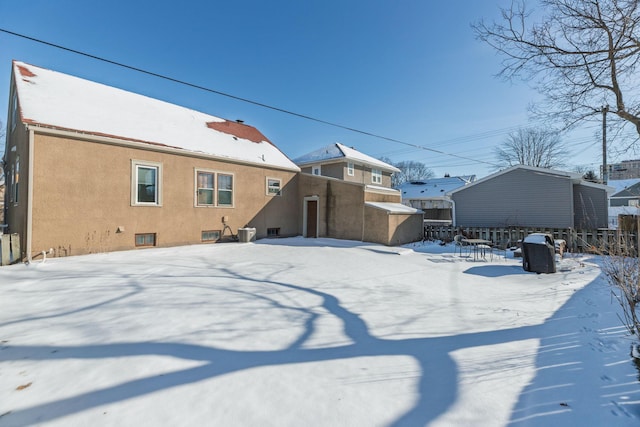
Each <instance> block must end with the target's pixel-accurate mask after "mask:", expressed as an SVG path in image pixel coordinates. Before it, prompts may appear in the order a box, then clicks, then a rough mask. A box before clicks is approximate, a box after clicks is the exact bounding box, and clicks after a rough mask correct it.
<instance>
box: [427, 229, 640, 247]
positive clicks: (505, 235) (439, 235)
mask: <svg viewBox="0 0 640 427" xmlns="http://www.w3.org/2000/svg"><path fill="white" fill-rule="evenodd" d="M532 233H548V234H551V235H552V236H553V238H554V240H558V239H561V240H564V241H565V242H567V246H566V247H567V249H568V250H569V251H571V252H596V251H598V250H600V248H602V247H603V242H607V243H611V242H621V241H624V242H628V243H627V244H632V245H633V247H637V243H636V234H635V233H633V232H628V231H618V230H612V229H597V230H576V229H572V228H564V229H561V228H542V227H453V226H438V225H425V226H424V238H425V240H443V241H446V242H449V241H452V240H453V237H454V236H455V235H456V234H464V235H466V236H468V237H471V238H476V239H486V240H491V241H492V242H494V243H495V244H498V245H503V244H505V243H507V242H510V243H511V244H513V245H514V246H515V245H516V243H517V242H518V241H519V240H522V239H524V238H525V237H526V236H528V235H529V234H532Z"/></svg>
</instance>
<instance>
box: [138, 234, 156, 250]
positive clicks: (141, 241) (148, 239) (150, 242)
mask: <svg viewBox="0 0 640 427" xmlns="http://www.w3.org/2000/svg"><path fill="white" fill-rule="evenodd" d="M155 245H156V233H140V234H136V246H139V247H145V246H155Z"/></svg>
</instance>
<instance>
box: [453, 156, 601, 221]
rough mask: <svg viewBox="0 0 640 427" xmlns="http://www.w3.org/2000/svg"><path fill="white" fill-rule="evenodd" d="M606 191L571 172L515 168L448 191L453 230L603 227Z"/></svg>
mask: <svg viewBox="0 0 640 427" xmlns="http://www.w3.org/2000/svg"><path fill="white" fill-rule="evenodd" d="M608 191H611V189H610V188H609V187H607V186H605V185H602V184H595V183H592V182H589V181H585V180H584V179H582V176H581V175H580V174H577V173H572V172H562V171H557V170H552V169H544V168H536V167H531V166H524V165H517V166H513V167H511V168H508V169H505V170H502V171H500V172H497V173H494V174H492V175H489V176H487V177H485V178H482V179H480V180H477V181H475V182H473V183H471V184H469V185H466V186H464V187H460V188H458V189H455V190H453V191H451V192H449V196H450V197H451V200H452V201H453V216H454V218H453V221H454V225H455V226H458V227H510V226H520V227H545V228H578V229H582V228H586V229H595V228H605V227H607V223H608V212H607V205H608V200H607V192H608Z"/></svg>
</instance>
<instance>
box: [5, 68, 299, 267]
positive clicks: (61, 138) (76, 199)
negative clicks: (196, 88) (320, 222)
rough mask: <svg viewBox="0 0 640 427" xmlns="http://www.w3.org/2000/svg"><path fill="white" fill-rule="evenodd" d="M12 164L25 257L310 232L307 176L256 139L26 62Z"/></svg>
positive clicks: (16, 81) (9, 153)
mask: <svg viewBox="0 0 640 427" xmlns="http://www.w3.org/2000/svg"><path fill="white" fill-rule="evenodd" d="M4 161H5V164H6V169H7V181H8V182H7V187H8V188H9V191H8V197H7V204H6V217H5V219H6V222H7V224H8V226H9V230H8V232H9V233H19V235H20V239H21V248H22V251H23V255H24V257H25V258H30V257H32V256H34V255H35V254H39V253H41V252H43V251H44V252H47V253H50V254H52V255H54V256H55V255H57V256H62V255H70V254H73V255H77V254H86V253H92V252H107V251H112V250H124V249H132V248H136V247H147V246H174V245H182V244H193V243H199V242H213V241H217V240H219V239H221V238H224V237H225V235H226V236H229V235H230V234H231V232H233V233H236V230H237V229H238V228H240V227H245V226H248V227H255V228H256V233H257V237H266V236H269V235H280V236H291V235H297V234H298V233H299V221H298V220H299V214H298V210H299V209H298V192H297V180H298V173H299V171H300V169H299V168H298V167H297V166H296V165H295V164H294V163H293V162H292V161H291V160H290V159H289V158H288V157H287V156H286V155H284V154H283V153H282V152H281V151H280V150H279V149H278V148H277V147H276V146H275V145H274V144H272V143H271V142H270V141H269V140H268V139H267V138H266V137H265V136H264V135H262V134H261V133H260V132H259V131H258V130H257V129H256V128H254V127H251V126H248V125H245V124H243V123H237V122H235V121H228V120H224V119H221V118H218V117H215V116H211V115H208V114H204V113H201V112H197V111H193V110H190V109H188V108H184V107H180V106H177V105H173V104H169V103H166V102H163V101H159V100H156V99H152V98H148V97H145V96H142V95H138V94H134V93H131V92H127V91H124V90H120V89H116V88H113V87H109V86H105V85H102V84H98V83H95V82H91V81H87V80H84V79H80V78H77V77H72V76H70V75H66V74H62V73H59V72H55V71H51V70H47V69H44V68H40V67H36V66H33V65H29V64H26V63H22V62H17V61H16V62H14V63H13V70H12V79H11V88H10V108H9V117H8V120H7V142H6V148H5V154H4ZM225 226H228V227H229V228H226V227H225Z"/></svg>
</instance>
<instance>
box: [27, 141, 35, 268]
mask: <svg viewBox="0 0 640 427" xmlns="http://www.w3.org/2000/svg"><path fill="white" fill-rule="evenodd" d="M33 138H34V132H33V129H29V155H28V157H29V172H28V176H29V178H28V181H27V235H26V244H27V248H26V251H27V262H29V263H31V243H32V242H31V233H32V230H33Z"/></svg>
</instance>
